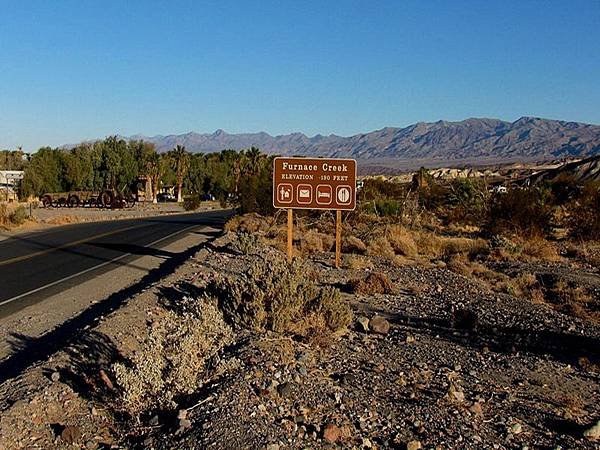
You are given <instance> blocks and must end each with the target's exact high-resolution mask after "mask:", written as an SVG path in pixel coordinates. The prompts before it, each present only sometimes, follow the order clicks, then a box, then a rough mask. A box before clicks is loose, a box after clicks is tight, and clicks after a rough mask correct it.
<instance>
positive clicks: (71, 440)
mask: <svg viewBox="0 0 600 450" xmlns="http://www.w3.org/2000/svg"><path fill="white" fill-rule="evenodd" d="M60 438H61V439H62V440H63V441H65V442H66V443H67V444H75V443H76V442H77V441H79V439H81V430H80V429H79V427H76V426H67V427H65V428H64V430H62V433H60Z"/></svg>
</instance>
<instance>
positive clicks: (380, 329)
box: [369, 316, 390, 334]
mask: <svg viewBox="0 0 600 450" xmlns="http://www.w3.org/2000/svg"><path fill="white" fill-rule="evenodd" d="M369 328H370V329H371V330H373V332H374V333H377V334H388V332H389V331H390V323H389V322H388V321H387V320H386V319H384V318H383V317H381V316H374V317H372V318H371V320H370V321H369Z"/></svg>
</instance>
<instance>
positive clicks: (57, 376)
mask: <svg viewBox="0 0 600 450" xmlns="http://www.w3.org/2000/svg"><path fill="white" fill-rule="evenodd" d="M50 379H51V380H52V382H54V383H56V382H57V381H58V380H60V372H58V371H55V372H52V375H51V376H50Z"/></svg>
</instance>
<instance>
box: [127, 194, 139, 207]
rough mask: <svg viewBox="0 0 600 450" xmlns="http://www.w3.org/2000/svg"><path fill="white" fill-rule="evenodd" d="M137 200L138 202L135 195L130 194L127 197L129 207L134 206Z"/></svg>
mask: <svg viewBox="0 0 600 450" xmlns="http://www.w3.org/2000/svg"><path fill="white" fill-rule="evenodd" d="M136 202H137V201H136V199H135V196H133V195H130V196H129V197H128V198H127V204H126V206H127V208H133V207H134V206H135V204H136Z"/></svg>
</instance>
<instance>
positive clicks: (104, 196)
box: [98, 191, 115, 208]
mask: <svg viewBox="0 0 600 450" xmlns="http://www.w3.org/2000/svg"><path fill="white" fill-rule="evenodd" d="M114 199H115V195H114V194H113V193H112V192H111V191H104V192H102V193H101V194H100V195H99V196H98V203H99V204H100V206H102V207H103V208H109V207H110V206H112V204H113V200H114Z"/></svg>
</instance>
